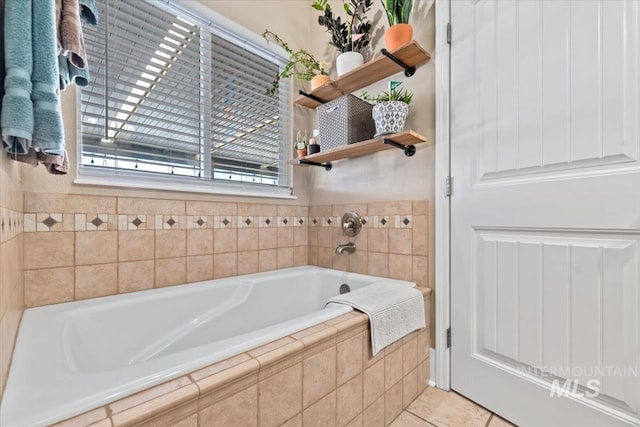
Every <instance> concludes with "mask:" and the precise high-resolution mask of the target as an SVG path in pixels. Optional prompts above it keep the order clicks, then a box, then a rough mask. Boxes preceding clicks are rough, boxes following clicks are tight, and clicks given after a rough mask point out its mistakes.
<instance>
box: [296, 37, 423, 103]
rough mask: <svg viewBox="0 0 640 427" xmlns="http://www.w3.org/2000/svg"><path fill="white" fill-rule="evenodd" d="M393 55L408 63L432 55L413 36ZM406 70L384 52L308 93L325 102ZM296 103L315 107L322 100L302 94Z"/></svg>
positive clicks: (417, 63) (415, 63)
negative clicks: (410, 40) (412, 39)
mask: <svg viewBox="0 0 640 427" xmlns="http://www.w3.org/2000/svg"><path fill="white" fill-rule="evenodd" d="M391 54H392V55H393V56H395V57H396V58H397V59H399V60H400V61H402V62H403V63H404V64H406V65H407V66H409V67H413V66H417V65H420V64H423V63H425V62H427V61H428V60H429V59H431V56H430V55H429V54H428V53H427V52H426V51H425V50H424V49H423V48H422V47H421V46H420V45H419V44H418V43H417V42H416V41H415V40H414V41H412V42H410V43H407V44H405V45H404V46H401V47H399V48H398V49H396V50H394V51H392V52H391ZM400 71H403V68H402V67H401V66H400V65H398V64H396V63H395V62H393V61H392V60H391V59H389V58H387V57H386V56H384V55H382V54H378V55H377V56H376V57H375V58H374V59H372V60H371V61H369V62H367V63H366V64H363V65H361V66H359V67H358V68H356V69H355V70H353V71H350V72H348V73H347V74H344V75H342V76H340V77H338V78H337V79H336V80H334V81H332V82H329V83H327V84H325V85H322V86H320V87H319V88H317V89H315V90H313V91H311V92H310V93H309V95H312V96H315V97H317V98H319V99H321V100H323V101H324V102H328V101H332V100H334V99H336V98H339V97H341V96H342V95H346V94H348V93H351V92H353V91H356V90H358V89H362V88H363V87H366V86H369V85H370V84H372V83H375V82H377V81H379V80H382V79H384V78H387V77H389V76H392V75H394V74H396V73H399V72H400ZM294 104H296V105H300V106H302V107H307V108H316V107H317V106H318V105H322V103H320V102H318V101H315V100H313V99H311V98H308V97H306V96H299V97H298V98H296V99H295V101H294Z"/></svg>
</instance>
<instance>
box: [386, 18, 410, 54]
mask: <svg viewBox="0 0 640 427" xmlns="http://www.w3.org/2000/svg"><path fill="white" fill-rule="evenodd" d="M411 40H413V27H412V26H411V25H409V24H396V25H392V26H391V27H389V29H388V30H387V31H386V32H385V33H384V43H385V44H386V45H387V50H389V51H393V50H396V49H397V48H399V47H400V46H402V45H405V44H407V43H409V42H410V41H411Z"/></svg>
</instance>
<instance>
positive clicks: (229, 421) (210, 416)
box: [199, 384, 258, 427]
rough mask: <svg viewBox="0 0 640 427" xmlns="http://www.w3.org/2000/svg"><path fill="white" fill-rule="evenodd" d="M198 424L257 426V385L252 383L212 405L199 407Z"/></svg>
mask: <svg viewBox="0 0 640 427" xmlns="http://www.w3.org/2000/svg"><path fill="white" fill-rule="evenodd" d="M199 424H200V425H201V426H210V427H216V426H220V427H227V426H243V427H244V426H246V427H250V426H257V425H258V386H257V385H255V384H254V385H252V386H251V387H249V388H247V389H245V390H242V391H241V392H239V393H236V394H234V395H233V396H230V397H227V398H226V399H224V400H222V401H220V402H218V403H216V404H215V405H213V406H209V407H208V408H205V409H202V408H201V409H200V413H199Z"/></svg>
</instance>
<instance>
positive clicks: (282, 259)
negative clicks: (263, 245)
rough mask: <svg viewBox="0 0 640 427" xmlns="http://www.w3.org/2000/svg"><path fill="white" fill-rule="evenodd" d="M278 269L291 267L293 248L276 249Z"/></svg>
mask: <svg viewBox="0 0 640 427" xmlns="http://www.w3.org/2000/svg"><path fill="white" fill-rule="evenodd" d="M277 256H278V268H288V267H293V248H292V247H289V248H278V255H277Z"/></svg>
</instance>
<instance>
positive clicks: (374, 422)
mask: <svg viewBox="0 0 640 427" xmlns="http://www.w3.org/2000/svg"><path fill="white" fill-rule="evenodd" d="M362 417H363V424H364V425H365V426H366V427H384V426H385V423H384V396H382V397H381V398H380V399H378V400H376V401H375V402H374V403H373V404H372V405H370V406H369V407H368V408H366V409H365V410H364V411H363V412H362Z"/></svg>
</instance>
